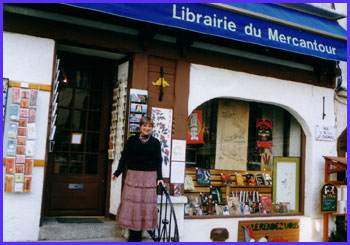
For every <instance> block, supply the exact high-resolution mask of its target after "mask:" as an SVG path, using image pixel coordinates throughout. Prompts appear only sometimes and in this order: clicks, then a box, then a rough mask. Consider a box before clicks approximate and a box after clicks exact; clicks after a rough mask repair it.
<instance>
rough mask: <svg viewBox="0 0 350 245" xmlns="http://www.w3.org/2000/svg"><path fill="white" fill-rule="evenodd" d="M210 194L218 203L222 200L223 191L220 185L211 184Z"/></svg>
mask: <svg viewBox="0 0 350 245" xmlns="http://www.w3.org/2000/svg"><path fill="white" fill-rule="evenodd" d="M210 195H211V196H212V198H213V201H216V202H218V203H221V202H222V191H221V188H220V187H216V186H211V187H210Z"/></svg>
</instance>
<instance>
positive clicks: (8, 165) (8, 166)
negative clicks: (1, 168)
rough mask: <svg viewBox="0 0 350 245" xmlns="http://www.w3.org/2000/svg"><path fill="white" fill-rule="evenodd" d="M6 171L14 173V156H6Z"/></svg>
mask: <svg viewBox="0 0 350 245" xmlns="http://www.w3.org/2000/svg"><path fill="white" fill-rule="evenodd" d="M6 173H7V174H14V173H15V158H14V157H7V158H6Z"/></svg>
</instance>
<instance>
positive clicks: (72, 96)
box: [45, 53, 117, 216]
mask: <svg viewBox="0 0 350 245" xmlns="http://www.w3.org/2000/svg"><path fill="white" fill-rule="evenodd" d="M58 57H59V59H60V71H61V76H64V77H66V78H67V81H66V82H60V85H59V88H58V92H59V95H58V106H57V119H56V133H55V138H54V140H55V144H54V149H53V152H51V153H49V163H48V171H47V180H46V183H47V188H45V189H46V190H47V191H48V193H47V198H46V203H45V206H46V210H47V214H48V216H76V215H86V216H89V215H93V216H100V215H104V212H105V210H104V207H105V189H106V183H105V182H106V181H105V179H106V174H107V173H106V172H107V169H108V168H107V167H108V166H107V164H108V135H109V122H110V108H111V96H112V88H113V85H112V84H113V77H114V70H115V68H116V67H117V66H116V64H113V62H111V61H108V60H104V59H99V58H95V57H89V56H81V55H73V54H70V53H59V54H58ZM61 80H63V79H61Z"/></svg>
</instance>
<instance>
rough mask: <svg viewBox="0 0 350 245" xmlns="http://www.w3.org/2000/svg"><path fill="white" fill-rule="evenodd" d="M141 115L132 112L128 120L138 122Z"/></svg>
mask: <svg viewBox="0 0 350 245" xmlns="http://www.w3.org/2000/svg"><path fill="white" fill-rule="evenodd" d="M141 117H142V114H136V113H132V114H131V115H130V122H134V123H139V122H140V120H141Z"/></svg>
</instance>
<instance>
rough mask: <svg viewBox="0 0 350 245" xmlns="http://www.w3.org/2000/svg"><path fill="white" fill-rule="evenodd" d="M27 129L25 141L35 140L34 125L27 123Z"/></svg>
mask: <svg viewBox="0 0 350 245" xmlns="http://www.w3.org/2000/svg"><path fill="white" fill-rule="evenodd" d="M55 128H56V126H55ZM27 129H28V132H27V133H28V135H27V139H28V140H32V139H35V138H36V129H35V123H28V126H27Z"/></svg>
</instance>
